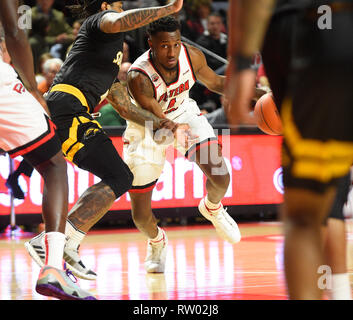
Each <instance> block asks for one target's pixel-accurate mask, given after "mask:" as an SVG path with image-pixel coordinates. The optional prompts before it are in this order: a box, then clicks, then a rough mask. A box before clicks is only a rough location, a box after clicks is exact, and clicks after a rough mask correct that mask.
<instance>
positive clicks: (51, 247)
mask: <svg viewBox="0 0 353 320" xmlns="http://www.w3.org/2000/svg"><path fill="white" fill-rule="evenodd" d="M65 242H66V237H65V235H64V234H63V233H61V232H47V233H45V236H44V243H45V249H46V258H45V265H48V266H51V267H54V268H57V269H62V266H63V254H64V246H65Z"/></svg>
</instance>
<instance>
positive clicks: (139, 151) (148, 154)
mask: <svg viewBox="0 0 353 320" xmlns="http://www.w3.org/2000/svg"><path fill="white" fill-rule="evenodd" d="M183 104H185V102H184V103H183ZM173 121H175V122H177V123H187V124H188V125H189V126H190V129H191V131H192V132H193V133H194V134H196V135H198V136H199V139H198V141H199V142H198V143H196V144H195V145H192V146H190V147H189V148H188V149H185V148H184V147H183V146H181V145H180V144H178V142H177V141H176V140H174V141H172V144H173V143H174V148H176V149H177V150H178V151H179V152H180V153H181V154H184V155H186V154H187V153H190V154H191V153H194V151H192V150H195V151H196V150H197V149H199V148H200V147H202V146H205V145H208V144H210V143H217V138H216V136H215V133H214V130H213V128H212V126H211V125H210V124H209V123H208V120H207V119H206V117H205V116H203V115H202V114H201V112H200V109H199V108H198V106H197V105H196V102H195V101H193V100H190V102H189V104H188V105H186V108H185V111H184V112H183V113H181V114H180V115H179V116H178V117H176V118H174V119H173ZM153 134H154V133H153V132H151V130H148V129H146V128H145V127H142V126H140V125H137V124H135V123H132V122H128V126H127V128H126V130H125V132H124V149H123V155H124V161H125V162H126V163H127V165H128V166H129V168H130V170H131V171H132V173H133V174H134V180H133V183H132V185H133V189H132V190H130V192H131V191H132V192H133V190H134V189H138V192H143V190H144V188H143V187H144V186H145V187H146V188H145V191H149V190H151V183H153V182H155V183H156V182H157V180H158V178H159V177H160V176H161V174H162V171H163V168H164V163H165V159H166V150H167V148H168V147H169V145H162V144H158V143H156V142H155V141H154V140H153ZM188 158H190V157H189V156H188ZM134 187H135V188H134Z"/></svg>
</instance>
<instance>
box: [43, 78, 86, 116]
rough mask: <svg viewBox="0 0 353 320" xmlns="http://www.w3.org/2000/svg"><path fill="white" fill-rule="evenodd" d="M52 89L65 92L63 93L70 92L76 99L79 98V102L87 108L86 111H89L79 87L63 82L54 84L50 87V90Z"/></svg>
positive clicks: (52, 90)
mask: <svg viewBox="0 0 353 320" xmlns="http://www.w3.org/2000/svg"><path fill="white" fill-rule="evenodd" d="M54 91H59V92H65V93H69V94H72V95H73V96H75V97H76V98H77V99H78V100H80V102H81V104H82V105H83V106H84V107H86V108H87V112H89V106H88V103H87V100H86V97H85V96H84V94H83V93H82V92H81V90H80V89H77V88H76V87H74V86H72V85H69V84H64V83H60V84H57V85H55V86H54V87H52V88H51V90H50V92H54Z"/></svg>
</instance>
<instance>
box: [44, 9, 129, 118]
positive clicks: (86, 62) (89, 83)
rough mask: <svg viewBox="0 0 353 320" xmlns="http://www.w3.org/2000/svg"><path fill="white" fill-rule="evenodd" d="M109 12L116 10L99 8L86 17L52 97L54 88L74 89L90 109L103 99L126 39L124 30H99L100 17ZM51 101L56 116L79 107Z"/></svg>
mask: <svg viewBox="0 0 353 320" xmlns="http://www.w3.org/2000/svg"><path fill="white" fill-rule="evenodd" d="M108 12H114V11H110V10H107V11H102V12H99V13H97V14H94V15H92V16H90V17H88V18H87V19H86V20H85V21H84V23H83V24H82V26H81V29H80V31H79V33H78V36H77V38H76V40H75V42H74V44H73V46H72V48H71V50H70V52H69V54H68V56H67V58H66V59H65V62H64V64H63V65H62V67H61V69H60V71H59V72H58V74H57V75H56V77H55V79H54V82H53V84H52V86H51V90H50V93H49V95H48V99H49V100H53V99H52V98H53V97H52V96H53V95H55V91H61V92H68V93H72V94H74V95H75V96H76V97H78V98H79V97H80V96H82V94H83V97H82V100H85V101H86V102H87V105H88V108H87V112H92V111H93V109H94V107H95V106H96V105H97V104H98V103H99V102H100V101H101V100H102V99H104V97H105V96H106V94H107V93H108V90H109V89H110V87H111V86H112V84H113V83H114V81H115V80H116V78H117V75H118V72H119V68H120V65H121V61H122V57H123V42H124V34H123V33H112V34H108V33H104V32H103V31H101V30H100V21H101V18H102V16H103V15H104V14H106V13H108ZM77 89H78V90H77ZM81 93H82V94H81ZM54 100H55V99H54ZM80 101H81V99H80ZM51 102H52V103H50V109H51V110H50V111H51V113H52V115H53V116H60V115H65V114H66V115H67V114H69V113H72V112H79V111H80V110H75V108H77V106H76V107H75V106H64V105H62V104H60V106H56V105H55V103H53V101H51ZM81 103H82V101H81ZM82 104H83V103H82ZM65 108H69V109H70V108H71V111H70V110H64V109H65ZM72 109H74V110H72ZM81 111H82V110H81Z"/></svg>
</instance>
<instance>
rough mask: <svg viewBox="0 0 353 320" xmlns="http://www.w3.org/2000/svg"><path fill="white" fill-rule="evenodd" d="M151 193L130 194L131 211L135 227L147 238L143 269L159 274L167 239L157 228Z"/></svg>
mask: <svg viewBox="0 0 353 320" xmlns="http://www.w3.org/2000/svg"><path fill="white" fill-rule="evenodd" d="M152 192H153V190H151V191H147V192H144V193H134V192H130V197H131V211H132V219H133V221H134V223H135V226H136V227H137V228H138V229H139V230H140V231H141V232H142V233H143V234H144V235H145V236H146V237H147V238H148V241H147V256H146V259H145V269H146V271H147V272H149V273H161V272H164V270H165V263H166V258H167V245H168V238H167V235H166V234H165V232H164V230H163V229H161V228H160V227H158V226H157V219H156V218H155V216H154V214H153V212H152V207H151V202H152Z"/></svg>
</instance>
